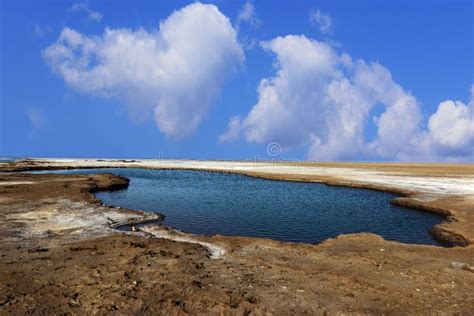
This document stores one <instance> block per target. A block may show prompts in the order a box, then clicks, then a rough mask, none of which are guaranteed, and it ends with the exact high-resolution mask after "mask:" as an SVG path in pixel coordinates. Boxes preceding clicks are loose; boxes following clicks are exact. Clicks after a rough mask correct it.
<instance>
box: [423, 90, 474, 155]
mask: <svg viewBox="0 0 474 316" xmlns="http://www.w3.org/2000/svg"><path fill="white" fill-rule="evenodd" d="M426 138H427V139H426V140H425V141H427V142H428V146H429V147H430V149H431V150H432V151H434V152H435V153H436V154H438V155H442V156H448V157H456V156H461V157H463V156H467V157H470V158H471V160H472V159H473V158H474V85H473V86H471V99H470V101H469V102H468V104H467V105H466V104H464V103H463V102H462V101H452V100H447V101H444V102H441V103H440V104H439V106H438V109H437V111H436V113H434V114H433V115H432V116H431V117H430V119H429V121H428V133H427V136H426Z"/></svg>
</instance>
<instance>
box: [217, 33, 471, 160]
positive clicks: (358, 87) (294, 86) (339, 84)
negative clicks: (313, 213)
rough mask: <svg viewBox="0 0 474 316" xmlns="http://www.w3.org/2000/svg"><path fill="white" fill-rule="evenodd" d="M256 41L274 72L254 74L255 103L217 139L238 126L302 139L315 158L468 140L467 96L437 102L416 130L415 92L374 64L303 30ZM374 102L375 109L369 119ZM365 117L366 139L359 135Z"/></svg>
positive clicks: (463, 144) (284, 139)
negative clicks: (370, 130) (270, 57)
mask: <svg viewBox="0 0 474 316" xmlns="http://www.w3.org/2000/svg"><path fill="white" fill-rule="evenodd" d="M262 47H263V48H264V49H265V50H266V51H267V52H268V53H270V54H274V55H275V63H274V65H275V69H276V73H275V75H274V76H273V77H270V78H264V79H262V80H261V82H260V85H259V87H258V102H257V104H255V105H254V106H253V108H252V109H251V110H250V112H249V113H248V114H247V115H246V116H245V117H244V118H242V119H241V118H238V117H234V118H233V119H232V120H231V122H230V123H229V130H228V131H227V132H225V133H224V134H222V135H221V136H220V140H221V141H230V140H234V139H236V138H238V137H239V135H240V134H243V136H244V137H245V139H246V140H247V141H248V142H253V143H269V142H275V141H276V142H278V143H280V144H281V145H282V146H283V148H284V149H289V148H292V147H297V146H307V147H308V158H311V159H318V160H338V159H347V160H350V159H364V158H365V159H373V158H375V157H379V158H385V159H409V158H410V157H414V156H420V154H422V153H426V152H428V151H433V147H434V146H451V147H450V148H454V147H455V148H457V149H459V148H463V149H464V150H465V149H466V148H468V146H469V142H471V143H472V140H471V141H470V140H469V139H472V101H471V103H470V105H469V106H465V105H463V104H460V103H457V104H454V103H452V104H451V103H450V104H449V105H440V108H439V109H438V112H437V113H435V114H434V115H433V116H432V117H431V119H430V121H429V126H428V128H429V130H428V131H424V130H423V129H422V121H423V117H422V114H421V111H420V106H419V104H418V102H417V100H416V99H415V97H413V96H412V95H411V94H410V93H409V92H407V91H405V90H404V89H403V88H402V87H401V86H400V85H399V84H397V83H396V82H395V81H394V80H393V78H392V76H391V74H390V71H389V70H387V69H386V68H385V67H383V66H382V65H380V64H378V63H367V62H365V61H363V60H356V61H353V60H352V58H351V57H350V56H349V55H347V54H344V53H342V54H340V53H338V52H336V51H335V50H334V49H333V48H332V47H331V46H329V45H327V44H325V43H322V42H318V41H315V40H312V39H309V38H307V37H305V36H293V35H289V36H285V37H277V38H275V39H273V40H271V41H269V42H264V43H262ZM376 107H381V108H382V113H381V114H380V115H379V116H378V117H374V118H373V119H371V117H370V116H371V113H372V111H373V110H374V108H376ZM469 107H470V108H471V109H469ZM372 120H373V121H375V123H372ZM369 124H375V126H374V127H375V128H376V131H377V133H376V136H375V138H374V139H367V138H366V135H365V134H366V132H365V131H366V128H367V126H368V125H369ZM448 126H449V128H448ZM468 126H470V127H468ZM469 130H470V132H469ZM446 132H449V134H450V136H446ZM469 133H471V138H469V137H468V136H467V135H468V134H469ZM422 150H423V151H422Z"/></svg>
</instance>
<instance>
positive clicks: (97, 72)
mask: <svg viewBox="0 0 474 316" xmlns="http://www.w3.org/2000/svg"><path fill="white" fill-rule="evenodd" d="M43 57H44V59H45V60H46V61H47V62H48V63H49V65H50V66H51V68H52V69H53V70H54V71H55V72H57V73H58V74H60V75H61V76H62V77H63V79H64V81H65V82H66V83H67V84H68V85H69V86H70V87H71V88H73V89H75V90H78V91H82V92H85V93H91V94H95V95H100V96H104V97H114V98H118V99H121V100H124V101H125V102H126V103H127V104H128V105H129V109H130V112H131V113H132V114H135V115H143V113H146V112H148V111H153V113H154V118H155V121H156V124H157V125H158V127H159V128H160V130H161V131H162V132H163V133H165V134H166V135H168V136H170V137H173V138H182V137H186V136H189V135H191V134H192V133H193V132H194V131H195V130H196V128H197V127H198V126H199V124H200V123H201V122H202V120H203V119H204V117H205V115H206V113H207V112H208V110H209V107H210V106H211V103H212V102H213V100H214V99H215V98H216V97H217V95H218V93H219V91H220V88H221V85H222V82H223V80H224V79H225V77H226V76H227V75H228V74H229V73H230V72H232V71H234V70H235V69H236V68H237V67H240V65H241V64H242V62H243V60H244V55H243V51H242V48H241V47H240V45H239V44H238V42H237V39H236V31H235V30H234V28H233V27H232V25H231V23H230V22H229V20H228V18H227V17H226V16H224V15H223V14H222V13H221V12H220V11H219V10H218V8H217V7H216V6H214V5H204V4H201V3H194V4H191V5H188V6H186V7H184V8H182V9H180V10H178V11H175V12H173V13H172V14H171V15H170V16H169V17H168V18H167V19H166V20H164V21H162V22H161V23H160V27H159V30H155V31H146V30H144V29H138V30H130V29H106V30H105V32H104V34H102V35H101V36H86V35H83V34H81V33H79V32H77V31H75V30H72V29H69V28H64V29H63V31H62V32H61V35H60V36H59V38H58V40H57V41H56V42H55V43H54V44H52V45H50V46H49V47H47V48H46V49H45V50H44V51H43Z"/></svg>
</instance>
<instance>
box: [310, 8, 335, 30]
mask: <svg viewBox="0 0 474 316" xmlns="http://www.w3.org/2000/svg"><path fill="white" fill-rule="evenodd" d="M309 21H310V22H311V23H313V24H315V25H317V26H318V29H319V31H320V32H321V33H322V34H331V33H332V19H331V17H330V16H329V15H328V14H324V13H322V12H321V11H319V10H316V11H312V12H311V13H310V15H309Z"/></svg>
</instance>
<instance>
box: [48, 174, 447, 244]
mask: <svg viewBox="0 0 474 316" xmlns="http://www.w3.org/2000/svg"><path fill="white" fill-rule="evenodd" d="M48 172H51V171H48ZM53 172H55V173H68V174H91V173H104V172H107V173H113V174H117V175H121V176H125V177H127V178H129V179H130V185H129V187H128V188H127V189H124V190H119V191H113V192H98V193H96V196H97V197H98V198H99V199H101V200H102V201H103V202H104V203H105V204H109V205H114V206H120V207H125V208H130V209H137V210H145V211H151V212H159V213H162V214H164V215H165V216H166V217H165V221H164V224H165V225H167V226H170V227H174V228H177V229H180V230H182V231H185V232H190V233H195V234H206V235H213V234H222V235H230V236H251V237H263V238H270V239H275V240H280V241H290V242H304V243H317V242H321V241H323V240H325V239H328V238H333V237H335V236H337V235H339V234H347V233H358V232H371V233H375V234H378V235H381V236H382V237H384V238H385V239H387V240H395V241H400V242H404V243H415V244H429V245H439V243H438V242H437V241H436V240H435V239H434V238H433V237H432V236H431V235H430V234H429V230H430V229H431V228H432V227H433V226H435V225H436V224H438V223H441V222H442V220H443V217H442V216H439V215H436V214H431V213H426V212H421V211H417V210H413V209H409V208H406V207H400V206H396V205H392V204H391V203H390V200H392V199H393V198H395V197H396V195H394V194H390V193H385V192H379V191H374V190H367V189H355V188H345V187H335V186H328V185H324V184H317V183H303V182H289V181H275V180H266V179H257V178H251V177H247V176H244V175H237V174H224V173H215V172H205V171H186V170H148V169H121V168H120V169H116V168H112V169H106V170H104V169H81V170H61V171H53Z"/></svg>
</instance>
